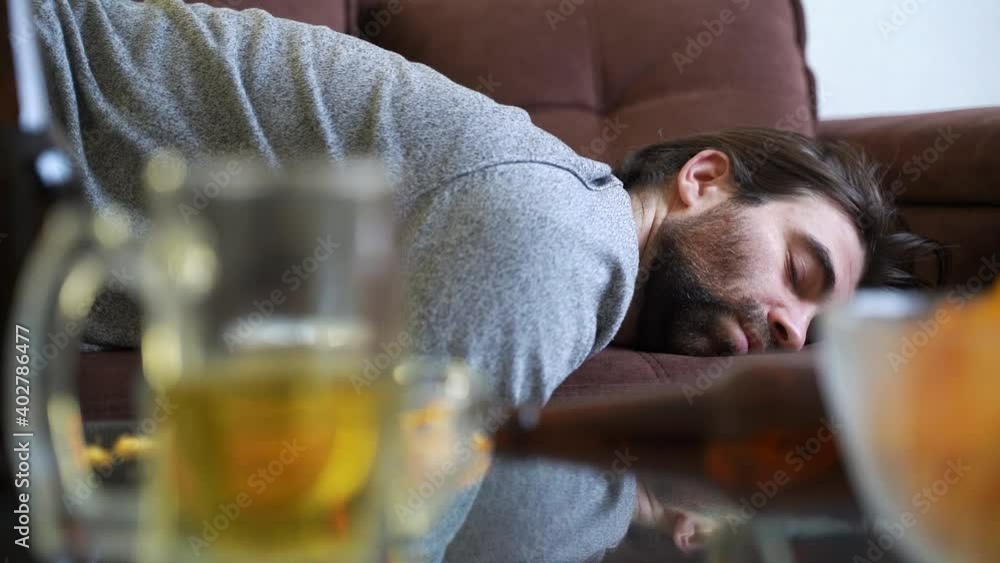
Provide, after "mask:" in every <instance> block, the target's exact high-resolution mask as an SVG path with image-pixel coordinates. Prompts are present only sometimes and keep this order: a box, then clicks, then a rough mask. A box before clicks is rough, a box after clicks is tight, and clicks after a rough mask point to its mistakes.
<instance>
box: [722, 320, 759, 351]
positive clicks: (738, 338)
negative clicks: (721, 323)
mask: <svg viewBox="0 0 1000 563" xmlns="http://www.w3.org/2000/svg"><path fill="white" fill-rule="evenodd" d="M731 327H732V328H731V329H730V330H729V335H730V338H729V344H730V346H731V350H732V353H733V354H735V355H744V354H756V353H759V352H763V351H764V343H763V342H762V341H761V339H760V338H758V337H757V334H756V333H755V332H754V331H753V330H750V329H748V328H747V327H746V325H744V324H743V323H740V322H733V323H732V325H731Z"/></svg>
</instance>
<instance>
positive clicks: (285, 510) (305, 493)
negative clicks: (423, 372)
mask: <svg viewBox="0 0 1000 563" xmlns="http://www.w3.org/2000/svg"><path fill="white" fill-rule="evenodd" d="M362 366H363V359H362V358H360V357H351V356H348V357H341V358H335V359H331V358H328V357H324V358H311V357H310V356H309V355H307V354H306V353H305V352H298V353H297V352H295V351H287V352H266V353H264V352H262V353H254V354H249V355H246V356H243V357H236V358H233V359H227V360H225V361H221V362H220V363H218V364H216V365H208V366H205V368H204V369H203V370H201V371H200V372H199V373H192V374H184V377H182V378H181V379H179V381H180V382H181V383H179V384H177V385H176V386H175V387H173V388H172V389H170V390H169V392H168V394H167V398H168V400H169V401H170V402H171V403H172V405H173V406H174V414H172V415H171V417H170V418H169V419H168V420H167V421H166V422H165V425H164V427H163V428H162V429H161V431H160V432H159V438H158V440H157V442H158V448H159V451H158V453H157V455H156V460H157V461H156V462H155V464H154V467H153V468H152V479H153V480H152V483H153V486H152V487H151V488H150V490H149V493H148V494H149V496H150V498H151V499H152V502H150V503H149V507H148V511H147V515H148V517H149V518H150V519H151V520H152V521H153V526H152V529H153V530H155V532H154V533H155V536H156V537H154V538H153V541H151V542H150V543H149V544H148V545H150V547H151V549H148V550H146V551H147V553H146V555H147V556H146V559H147V560H169V561H176V560H195V559H197V560H199V561H234V562H236V561H248V560H253V561H275V562H277V561H297V562H311V561H316V562H320V561H322V562H335V561H345V562H352V563H353V562H365V561H375V560H377V558H378V557H379V556H378V554H377V553H375V551H376V550H377V549H378V548H379V546H380V545H382V544H384V542H383V541H381V538H380V530H381V526H382V524H383V523H382V521H381V518H382V514H383V512H382V510H381V507H382V505H383V503H384V499H383V498H381V495H383V494H384V491H385V489H386V486H385V479H384V475H383V473H384V472H383V471H380V470H379V469H378V468H380V467H382V466H383V465H384V463H380V459H379V456H380V455H382V453H381V452H386V451H392V450H393V448H391V447H386V442H387V441H389V440H392V439H393V435H392V433H391V432H390V431H389V427H388V424H389V420H390V415H389V413H392V412H394V411H395V409H396V408H397V407H396V404H397V397H396V392H395V391H394V386H392V385H391V380H389V378H385V379H386V380H387V381H385V382H380V381H375V382H373V383H372V385H370V386H368V387H366V388H365V389H364V390H361V391H358V390H356V389H355V387H354V385H352V383H351V376H352V375H355V374H357V373H359V370H361V369H363V368H362ZM383 461H384V460H383ZM164 553H173V554H174V555H173V556H170V557H165V558H164V557H163V554H164Z"/></svg>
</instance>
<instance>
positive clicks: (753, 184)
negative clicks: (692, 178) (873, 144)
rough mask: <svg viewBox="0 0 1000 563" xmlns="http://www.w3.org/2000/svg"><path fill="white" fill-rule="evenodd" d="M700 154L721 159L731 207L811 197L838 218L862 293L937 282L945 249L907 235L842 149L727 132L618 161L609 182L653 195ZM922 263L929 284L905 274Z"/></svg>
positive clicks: (865, 167) (873, 180) (858, 161)
mask: <svg viewBox="0 0 1000 563" xmlns="http://www.w3.org/2000/svg"><path fill="white" fill-rule="evenodd" d="M706 149H716V150H719V151H722V152H723V153H725V154H726V155H727V156H728V157H729V161H730V172H731V175H732V180H733V184H734V185H733V186H732V188H733V189H734V190H735V196H734V198H735V202H737V203H743V204H746V205H760V204H763V203H765V202H768V201H773V200H787V199H791V198H795V197H802V196H813V197H816V196H818V197H825V198H827V199H828V200H829V201H831V202H833V203H834V204H835V205H836V206H837V207H838V208H840V209H841V210H843V211H844V212H845V213H846V214H847V217H849V218H850V219H851V220H852V221H853V223H854V227H855V229H856V230H857V232H858V235H859V238H860V240H861V241H862V244H863V245H864V247H865V265H864V271H863V274H862V276H861V285H862V286H868V287H872V286H880V287H894V288H914V287H934V286H937V285H939V284H940V283H942V282H943V280H944V276H945V273H946V271H947V269H948V265H949V255H948V254H947V252H945V249H944V248H943V247H942V246H941V245H940V244H939V243H937V242H935V241H933V240H931V239H928V238H926V237H922V236H920V235H917V234H914V233H911V232H909V230H908V228H907V226H906V224H905V222H904V221H903V219H902V217H901V216H900V215H899V212H898V211H897V209H896V206H895V205H894V202H893V201H892V198H891V195H890V194H887V193H886V192H885V191H883V190H882V188H881V180H882V176H883V173H882V169H881V167H880V166H879V165H878V164H877V163H876V162H874V161H873V160H871V159H870V158H868V157H867V156H866V155H865V154H864V152H862V151H860V150H858V149H856V148H855V147H853V146H851V145H850V144H848V143H845V142H830V141H823V140H815V139H810V138H809V137H806V136H804V135H800V134H798V133H792V132H787V131H779V130H775V129H763V128H741V129H729V130H725V131H720V132H717V133H706V134H701V135H694V136H690V137H683V138H678V139H675V140H670V141H666V142H662V143H657V144H655V145H650V146H648V147H645V148H643V149H641V150H639V151H637V152H635V153H632V154H631V155H629V156H628V157H626V158H625V160H624V161H623V162H622V163H621V165H619V166H618V167H617V168H616V169H615V175H616V176H617V177H618V178H619V179H620V180H621V181H622V182H623V183H624V184H625V189H626V190H629V191H637V190H642V189H655V187H657V186H663V185H665V183H667V182H669V181H670V180H672V179H673V177H674V176H676V174H677V173H678V171H679V170H680V169H681V168H682V167H683V166H684V164H685V163H687V161H688V160H690V159H691V158H692V157H694V156H695V155H696V154H698V153H699V152H701V151H703V150H706ZM925 259H933V260H934V261H935V265H936V270H937V271H936V279H935V280H933V281H931V280H923V279H919V278H918V277H916V276H915V275H914V273H913V272H914V267H915V264H916V263H917V262H919V261H921V260H925Z"/></svg>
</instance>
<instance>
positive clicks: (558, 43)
mask: <svg viewBox="0 0 1000 563" xmlns="http://www.w3.org/2000/svg"><path fill="white" fill-rule="evenodd" d="M357 9H358V20H357V26H356V28H355V30H354V31H355V32H356V33H357V34H358V35H360V36H361V37H363V38H366V39H368V40H370V41H372V42H373V43H375V44H377V45H379V46H381V47H384V48H386V49H390V50H392V51H396V52H398V53H400V54H402V55H404V56H405V57H407V58H408V59H410V60H413V61H416V62H420V63H424V64H426V65H428V66H430V67H432V68H434V69H436V70H438V71H439V72H441V73H443V74H445V75H446V76H448V77H449V78H451V79H452V80H455V81H456V82H458V83H460V84H464V85H465V86H468V87H470V88H474V89H477V90H479V91H481V92H483V93H484V94H486V95H488V96H491V97H493V98H494V99H495V100H497V101H499V102H501V103H504V104H510V105H516V106H520V107H522V108H524V109H526V110H527V111H528V112H529V113H530V114H531V116H532V119H533V120H534V121H535V123H536V124H537V125H538V126H540V127H542V128H544V129H546V130H548V131H550V132H551V133H553V134H555V135H556V136H558V137H560V138H561V139H562V140H563V141H565V142H566V143H567V144H569V145H570V146H571V147H573V148H574V149H576V150H577V152H579V153H581V154H583V155H585V156H589V157H591V158H595V159H599V160H603V161H606V162H612V163H613V162H616V161H618V160H619V159H620V158H621V157H622V156H623V155H624V154H625V153H627V152H628V151H630V150H634V149H636V148H639V147H641V146H644V145H647V144H649V143H653V142H656V141H657V140H658V139H659V138H670V137H676V136H679V135H684V134H690V133H695V132H704V131H711V130H716V129H721V128H726V127H734V126H763V127H777V128H784V129H791V130H795V131H799V132H802V133H806V134H810V135H811V134H813V132H814V129H815V100H814V94H813V87H812V85H813V79H812V75H811V74H810V72H809V70H808V68H807V67H806V64H805V59H804V54H803V43H804V31H803V21H802V11H801V7H800V5H799V3H798V0H630V1H628V2H621V1H618V0H504V1H498V0H465V1H461V2H456V1H453V0H360V3H359V4H358V6H357Z"/></svg>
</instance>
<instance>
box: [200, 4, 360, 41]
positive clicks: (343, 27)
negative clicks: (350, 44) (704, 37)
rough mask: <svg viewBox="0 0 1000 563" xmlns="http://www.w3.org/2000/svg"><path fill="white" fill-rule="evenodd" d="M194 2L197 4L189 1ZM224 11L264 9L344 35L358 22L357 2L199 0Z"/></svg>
mask: <svg viewBox="0 0 1000 563" xmlns="http://www.w3.org/2000/svg"><path fill="white" fill-rule="evenodd" d="M187 1H188V2H194V1H195V0H187ZM197 1H198V3H204V4H209V5H211V6H216V7H220V8H232V9H234V10H247V9H250V8H260V9H261V10H264V11H266V12H268V13H270V14H271V15H272V16H276V17H279V18H285V19H289V20H295V21H299V22H302V23H308V24H312V25H325V26H327V27H329V28H332V29H335V30H337V31H340V32H344V33H347V32H350V30H351V25H350V24H351V21H352V20H353V19H355V18H354V14H355V12H354V6H355V4H354V0H322V1H320V2H317V1H316V0H197Z"/></svg>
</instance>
